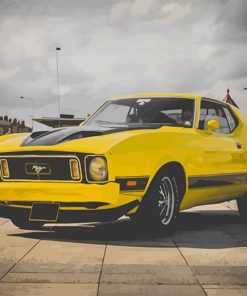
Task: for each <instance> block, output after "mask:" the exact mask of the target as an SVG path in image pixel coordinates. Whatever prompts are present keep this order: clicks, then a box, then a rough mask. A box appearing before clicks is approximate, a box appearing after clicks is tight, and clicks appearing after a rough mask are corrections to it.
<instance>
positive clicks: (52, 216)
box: [29, 203, 59, 222]
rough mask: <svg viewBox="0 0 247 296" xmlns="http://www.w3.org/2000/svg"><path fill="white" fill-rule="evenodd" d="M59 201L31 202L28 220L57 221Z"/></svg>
mask: <svg viewBox="0 0 247 296" xmlns="http://www.w3.org/2000/svg"><path fill="white" fill-rule="evenodd" d="M58 213H59V203H33V206H32V209H31V212H30V216H29V220H30V221H42V222H57V218H58Z"/></svg>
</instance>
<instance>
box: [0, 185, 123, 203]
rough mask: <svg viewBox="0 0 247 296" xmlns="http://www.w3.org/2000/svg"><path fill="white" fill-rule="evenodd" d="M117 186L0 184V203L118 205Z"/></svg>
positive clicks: (118, 190) (118, 192)
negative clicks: (100, 203)
mask: <svg viewBox="0 0 247 296" xmlns="http://www.w3.org/2000/svg"><path fill="white" fill-rule="evenodd" d="M119 194H120V188H119V184H117V183H114V182H110V183H107V184H82V183H62V182H61V183H55V182H0V201H25V202H28V201H31V202H32V201H37V202H39V201H41V202H46V201H48V202H99V201H101V202H105V203H108V204H112V205H113V206H114V205H117V204H118V203H119Z"/></svg>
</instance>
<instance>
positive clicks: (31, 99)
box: [20, 97, 34, 131]
mask: <svg viewBox="0 0 247 296" xmlns="http://www.w3.org/2000/svg"><path fill="white" fill-rule="evenodd" d="M20 99H21V100H28V101H31V102H32V131H33V117H34V99H33V98H26V97H20Z"/></svg>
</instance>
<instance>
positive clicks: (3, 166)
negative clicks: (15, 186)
mask: <svg viewBox="0 0 247 296" xmlns="http://www.w3.org/2000/svg"><path fill="white" fill-rule="evenodd" d="M0 164H1V175H2V177H3V178H9V165H8V161H7V160H6V159H1V160H0Z"/></svg>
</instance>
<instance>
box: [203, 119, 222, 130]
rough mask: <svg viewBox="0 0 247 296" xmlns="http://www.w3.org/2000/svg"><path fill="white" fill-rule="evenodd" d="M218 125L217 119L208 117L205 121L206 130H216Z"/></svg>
mask: <svg viewBox="0 0 247 296" xmlns="http://www.w3.org/2000/svg"><path fill="white" fill-rule="evenodd" d="M219 127H220V123H219V121H218V120H217V119H210V120H208V121H207V123H206V130H207V131H208V132H213V131H214V130H217V129H218V128H219Z"/></svg>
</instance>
